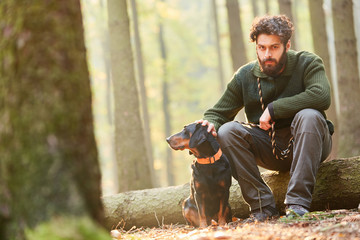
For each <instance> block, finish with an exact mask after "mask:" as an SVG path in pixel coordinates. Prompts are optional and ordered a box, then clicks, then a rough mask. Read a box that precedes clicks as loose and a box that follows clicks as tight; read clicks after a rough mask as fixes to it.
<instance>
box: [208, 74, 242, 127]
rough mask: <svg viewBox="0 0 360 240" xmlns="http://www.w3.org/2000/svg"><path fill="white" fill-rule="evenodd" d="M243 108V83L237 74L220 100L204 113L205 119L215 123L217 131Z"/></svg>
mask: <svg viewBox="0 0 360 240" xmlns="http://www.w3.org/2000/svg"><path fill="white" fill-rule="evenodd" d="M242 108H243V97H242V89H241V84H240V83H239V79H238V76H237V74H235V75H234V77H233V78H232V80H231V81H230V82H229V84H228V85H227V88H226V90H225V92H224V94H223V95H222V97H221V98H220V99H219V101H218V102H217V103H216V104H215V105H214V106H213V107H212V108H210V109H208V110H207V111H206V112H205V113H204V119H205V120H208V121H209V122H211V123H213V124H214V125H215V129H216V131H217V130H218V129H219V128H220V126H221V125H223V124H224V123H226V122H229V121H232V120H234V118H235V116H236V114H237V113H238V112H239V111H240V110H241V109H242Z"/></svg>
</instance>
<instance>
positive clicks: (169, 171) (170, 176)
mask: <svg viewBox="0 0 360 240" xmlns="http://www.w3.org/2000/svg"><path fill="white" fill-rule="evenodd" d="M162 2H165V1H164V0H162ZM159 45H160V54H161V60H162V77H163V80H162V97H163V112H164V121H165V136H170V135H171V114H170V110H169V105H170V98H169V93H168V91H169V84H168V71H167V61H168V60H167V52H166V43H165V38H164V24H163V19H162V18H160V20H159ZM166 176H167V181H168V185H170V186H173V185H175V176H174V164H173V155H172V150H171V149H170V148H166Z"/></svg>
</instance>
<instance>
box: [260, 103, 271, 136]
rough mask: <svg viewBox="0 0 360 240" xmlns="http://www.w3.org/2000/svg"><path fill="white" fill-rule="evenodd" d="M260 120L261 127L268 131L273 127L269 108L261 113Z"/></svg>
mask: <svg viewBox="0 0 360 240" xmlns="http://www.w3.org/2000/svg"><path fill="white" fill-rule="evenodd" d="M259 122H260V128H261V129H263V130H265V131H267V130H269V129H270V128H271V116H270V113H269V109H268V108H266V109H265V111H264V112H263V114H262V115H261V117H260V119H259Z"/></svg>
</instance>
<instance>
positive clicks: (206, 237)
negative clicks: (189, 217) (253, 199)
mask: <svg viewBox="0 0 360 240" xmlns="http://www.w3.org/2000/svg"><path fill="white" fill-rule="evenodd" d="M111 235H112V237H113V239H132V240H136V239H179V240H182V239H190V240H218V239H223V240H225V239H254V240H257V239H259V240H260V239H261V240H264V239H265V240H282V239H284V240H289V239H290V240H297V239H299V240H300V239H301V240H303V239H306V240H321V239H352V240H360V212H359V211H358V210H357V209H356V210H334V211H325V212H311V213H308V214H306V215H304V216H303V217H299V218H294V219H287V218H284V217H282V218H280V219H278V220H270V221H267V222H255V223H245V224H244V223H242V221H241V220H238V219H237V221H236V222H234V223H232V224H229V225H227V226H225V227H220V226H217V224H213V225H212V226H209V227H208V228H203V229H201V228H194V227H191V226H186V225H164V226H162V227H161V228H152V229H150V228H132V229H131V230H129V231H124V230H121V229H117V230H113V231H112V232H111Z"/></svg>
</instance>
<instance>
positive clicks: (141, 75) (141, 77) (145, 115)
mask: <svg viewBox="0 0 360 240" xmlns="http://www.w3.org/2000/svg"><path fill="white" fill-rule="evenodd" d="M131 10H132V11H131V13H132V18H133V26H134V40H135V56H136V58H135V59H136V63H137V73H138V83H139V89H140V100H141V113H142V120H143V121H142V122H143V125H144V135H145V142H146V150H147V157H148V160H149V166H150V172H151V177H152V185H153V186H156V185H157V184H156V178H155V173H154V167H153V166H154V159H153V151H152V144H151V129H150V118H149V110H148V106H147V93H146V85H145V69H144V63H143V55H142V47H141V39H140V32H139V21H138V14H137V7H136V1H135V0H131Z"/></svg>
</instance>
